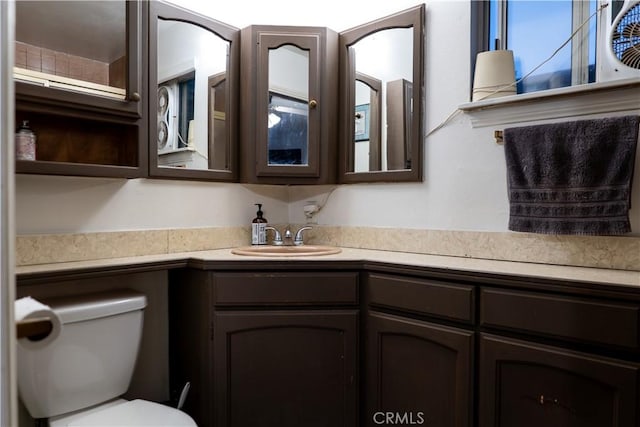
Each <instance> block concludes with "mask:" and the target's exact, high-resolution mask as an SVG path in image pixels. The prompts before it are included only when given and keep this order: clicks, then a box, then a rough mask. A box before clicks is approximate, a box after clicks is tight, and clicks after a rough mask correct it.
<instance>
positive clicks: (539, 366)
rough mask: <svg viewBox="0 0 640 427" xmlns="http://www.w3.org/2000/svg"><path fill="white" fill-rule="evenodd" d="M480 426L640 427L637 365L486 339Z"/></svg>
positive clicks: (482, 365)
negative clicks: (637, 412)
mask: <svg viewBox="0 0 640 427" xmlns="http://www.w3.org/2000/svg"><path fill="white" fill-rule="evenodd" d="M480 349H481V350H480V351H481V354H480V358H481V362H480V369H481V371H480V390H482V393H481V395H480V396H481V397H480V426H481V427H490V426H491V427H492V426H500V427H539V426H549V427H554V426H558V427H634V426H637V425H638V424H637V422H638V420H637V414H636V408H637V405H638V395H637V385H638V367H639V366H638V365H637V364H630V363H626V362H622V361H617V360H613V359H606V358H602V357H599V356H595V355H587V354H580V353H574V352H569V351H567V350H562V349H557V348H553V347H547V346H541V345H537V344H533V343H526V342H520V341H515V340H509V339H503V338H499V337H493V336H489V335H485V336H483V337H482V339H481V346H480Z"/></svg>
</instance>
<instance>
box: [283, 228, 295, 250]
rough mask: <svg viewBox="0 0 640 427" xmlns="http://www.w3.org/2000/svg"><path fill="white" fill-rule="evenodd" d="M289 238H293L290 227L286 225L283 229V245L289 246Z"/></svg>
mask: <svg viewBox="0 0 640 427" xmlns="http://www.w3.org/2000/svg"><path fill="white" fill-rule="evenodd" d="M291 239H293V234H291V229H290V228H289V226H288V225H287V228H285V230H284V239H283V240H284V244H285V246H291Z"/></svg>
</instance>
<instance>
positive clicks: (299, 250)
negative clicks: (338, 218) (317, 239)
mask: <svg viewBox="0 0 640 427" xmlns="http://www.w3.org/2000/svg"><path fill="white" fill-rule="evenodd" d="M340 252H342V249H340V248H336V247H335V246H321V245H302V246H269V245H265V246H243V247H240V248H235V249H231V253H232V254H236V255H246V256H265V257H296V256H319V255H332V254H338V253H340Z"/></svg>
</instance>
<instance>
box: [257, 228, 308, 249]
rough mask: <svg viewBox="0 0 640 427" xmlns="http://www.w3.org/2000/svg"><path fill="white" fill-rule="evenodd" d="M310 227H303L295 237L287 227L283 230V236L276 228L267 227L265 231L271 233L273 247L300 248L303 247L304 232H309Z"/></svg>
mask: <svg viewBox="0 0 640 427" xmlns="http://www.w3.org/2000/svg"><path fill="white" fill-rule="evenodd" d="M311 229H312V227H309V226H305V227H302V228H300V229H299V230H298V231H297V232H296V234H295V237H294V235H293V233H292V232H291V228H290V227H289V226H288V225H287V228H286V229H285V230H284V235H282V234H280V232H279V231H278V229H277V228H275V227H271V226H267V227H265V230H271V231H273V243H272V244H273V245H274V246H302V245H304V240H303V235H302V233H304V232H305V231H306V230H311Z"/></svg>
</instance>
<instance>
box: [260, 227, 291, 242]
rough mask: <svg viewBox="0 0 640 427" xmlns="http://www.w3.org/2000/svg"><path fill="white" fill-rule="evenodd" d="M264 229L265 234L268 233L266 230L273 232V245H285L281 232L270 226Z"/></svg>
mask: <svg viewBox="0 0 640 427" xmlns="http://www.w3.org/2000/svg"><path fill="white" fill-rule="evenodd" d="M264 229H265V232H266V230H272V231H273V244H274V245H275V246H282V245H284V242H283V241H282V236H281V235H280V232H279V231H278V229H277V228H275V227H271V226H269V225H268V226H266V227H265V228H264ZM289 233H291V232H289Z"/></svg>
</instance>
